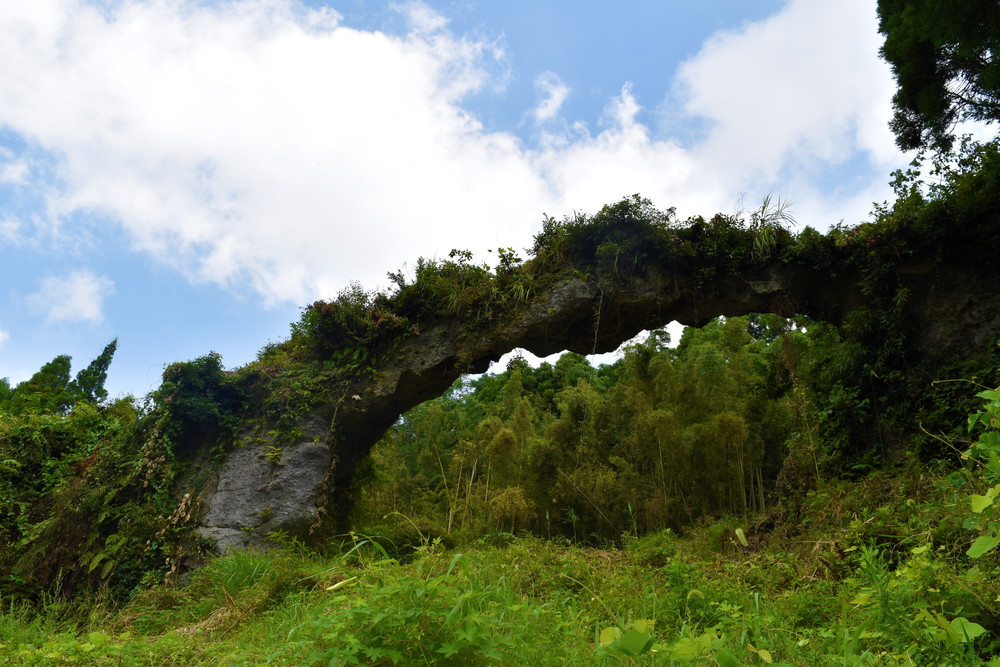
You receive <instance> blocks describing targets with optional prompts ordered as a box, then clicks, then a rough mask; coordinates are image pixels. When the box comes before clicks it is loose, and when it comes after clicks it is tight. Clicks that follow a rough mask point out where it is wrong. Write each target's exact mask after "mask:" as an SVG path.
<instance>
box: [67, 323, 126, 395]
mask: <svg viewBox="0 0 1000 667" xmlns="http://www.w3.org/2000/svg"><path fill="white" fill-rule="evenodd" d="M117 349H118V339H117V338H115V339H114V340H113V341H111V342H110V343H108V344H107V345H106V346H105V347H104V350H103V351H102V352H101V353H100V354H99V355H98V356H97V358H96V359H94V360H93V361H91V362H90V364H89V365H88V366H87V367H86V368H84V369H83V370H81V371H80V372H79V373H77V374H76V388H77V390H78V391H79V392H80V395H81V398H83V399H85V400H87V401H90V402H91V403H99V402H101V401H103V400H104V399H106V398H107V397H108V392H107V390H106V389H105V388H104V383H105V382H106V381H107V379H108V367H109V366H110V365H111V359H112V358H113V357H114V356H115V351H116V350H117Z"/></svg>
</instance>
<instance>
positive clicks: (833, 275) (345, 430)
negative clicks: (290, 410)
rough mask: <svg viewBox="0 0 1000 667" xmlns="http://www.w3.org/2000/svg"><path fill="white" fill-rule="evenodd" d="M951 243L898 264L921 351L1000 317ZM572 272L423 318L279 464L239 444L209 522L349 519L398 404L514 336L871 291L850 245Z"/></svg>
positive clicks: (207, 499)
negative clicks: (459, 311)
mask: <svg viewBox="0 0 1000 667" xmlns="http://www.w3.org/2000/svg"><path fill="white" fill-rule="evenodd" d="M949 242H954V240H952V241H949V240H948V239H942V240H940V241H939V242H938V244H936V245H935V247H932V248H925V249H924V250H923V251H921V252H920V253H918V254H915V255H910V256H907V257H903V258H900V259H898V260H897V261H896V264H895V266H894V267H893V270H894V273H895V278H896V280H898V284H899V287H900V289H905V290H908V294H909V298H908V300H907V306H906V313H905V318H904V320H905V324H906V327H907V330H908V331H907V333H908V340H909V344H910V345H911V346H912V351H913V354H915V355H918V356H919V355H926V354H946V353H947V351H948V350H950V349H954V350H969V349H974V348H981V347H982V346H983V344H984V343H985V341H986V340H988V339H989V338H990V337H991V335H992V334H993V333H994V332H995V331H996V330H997V328H998V326H1000V299H998V295H1000V277H998V276H997V275H996V274H995V273H990V272H987V275H984V273H983V271H982V270H981V269H980V268H979V267H977V266H975V265H973V264H971V263H969V262H967V261H964V260H963V257H962V255H961V253H958V254H956V253H954V252H949V251H948V250H947V247H948V243H949ZM562 276H563V277H561V278H558V279H555V280H553V281H551V282H550V283H549V287H548V288H547V289H546V290H544V292H542V293H540V294H537V295H535V297H534V298H533V299H532V300H531V301H530V302H528V303H525V304H523V305H522V306H521V307H520V308H519V309H516V310H515V311H514V312H513V313H511V314H510V315H509V316H508V317H506V318H504V320H503V323H502V324H500V325H498V326H496V327H493V328H490V329H487V330H485V331H484V330H481V329H480V330H476V331H471V332H470V331H468V330H467V329H465V328H463V327H461V326H460V318H458V317H456V318H443V319H440V320H438V321H435V322H430V323H424V325H423V326H422V327H421V330H420V332H419V334H418V335H414V336H410V337H408V338H406V339H405V340H403V341H402V342H401V343H400V344H399V347H398V349H397V351H396V353H395V354H393V355H389V356H385V357H384V358H381V359H380V361H379V363H378V364H377V366H376V368H375V369H374V373H371V374H365V375H363V376H359V377H357V378H353V379H352V380H351V381H350V382H349V384H348V385H347V386H346V387H345V388H344V389H343V390H342V391H341V392H340V393H339V394H338V396H337V397H336V399H335V400H333V401H332V402H331V403H330V404H327V405H324V406H321V407H320V408H318V409H316V410H314V411H312V412H311V413H310V414H309V415H307V416H306V417H305V418H303V419H302V421H301V423H300V424H299V428H298V432H299V433H300V434H301V435H300V437H299V438H298V439H297V440H296V442H293V443H290V444H285V445H283V446H282V448H281V455H280V462H276V461H275V460H274V459H275V457H274V456H266V453H267V451H268V448H269V447H272V446H273V443H272V442H270V441H269V440H268V439H267V437H266V436H265V437H257V438H254V439H251V442H250V444H247V445H246V446H245V447H242V448H237V449H234V450H232V451H231V452H230V453H229V454H228V455H227V456H226V458H225V460H224V461H223V462H222V464H221V467H220V469H219V471H218V473H217V475H216V476H215V477H214V478H213V480H212V482H211V483H210V484H209V485H207V486H206V487H205V488H202V489H193V491H194V492H196V493H200V497H201V499H202V510H203V511H202V519H201V527H200V529H199V530H200V532H201V534H202V535H203V536H204V537H206V538H208V539H209V540H211V541H213V542H214V543H215V544H216V546H217V547H218V548H219V549H222V550H228V549H232V548H243V547H248V546H256V545H261V544H263V539H264V537H265V535H266V534H267V533H268V532H271V531H282V532H287V533H289V534H291V535H293V536H296V537H298V538H300V539H304V540H307V541H308V540H315V539H321V538H323V537H324V536H326V535H328V534H329V533H330V532H331V531H333V530H336V529H337V528H338V527H339V528H341V529H343V528H344V526H343V523H342V522H341V521H338V517H333V516H330V513H329V511H330V508H331V507H332V508H337V507H341V508H342V507H343V506H344V504H345V503H346V502H348V501H349V499H348V498H347V497H346V493H347V491H348V490H349V489H350V482H351V478H352V475H353V473H354V471H355V469H356V467H357V465H358V463H359V462H360V461H361V460H362V459H363V457H364V456H365V455H367V453H368V452H369V450H370V449H371V447H372V446H373V445H374V444H375V443H376V442H377V441H378V440H379V439H380V438H381V436H382V435H383V434H384V433H385V431H386V430H387V429H388V428H389V427H390V426H391V425H392V424H393V423H395V422H396V420H397V419H398V418H399V416H400V415H401V414H403V413H404V412H406V411H407V410H409V409H410V408H412V407H414V406H416V405H418V404H419V403H422V402H423V401H425V400H428V399H431V398H434V397H435V396H439V395H441V394H442V393H443V392H444V391H445V390H446V389H447V388H448V387H449V386H451V385H452V383H453V382H454V381H455V380H456V379H457V378H459V377H460V376H461V375H462V374H465V373H479V372H483V371H485V370H486V369H487V367H488V366H489V364H490V362H492V361H495V360H497V359H499V358H500V356H502V355H503V354H505V353H506V352H508V351H510V350H512V349H514V348H524V349H527V350H529V351H531V352H533V353H535V354H537V355H539V356H545V355H548V354H552V353H555V352H559V351H561V350H569V351H573V352H578V353H581V354H591V353H600V352H609V351H613V350H615V349H617V347H618V346H619V345H620V344H621V343H623V342H625V341H627V340H629V339H630V338H632V337H634V336H635V335H636V334H637V333H639V332H640V331H642V330H644V329H656V328H660V327H662V326H665V325H666V324H668V323H669V322H671V321H674V320H676V321H678V322H680V323H681V324H685V325H689V326H701V325H703V324H705V323H707V322H708V321H710V320H711V319H713V318H715V317H718V316H738V315H745V314H748V313H776V314H779V315H783V316H786V317H791V316H794V315H805V316H808V317H810V318H813V319H820V320H825V321H829V322H832V323H839V322H841V321H842V319H843V318H844V316H845V315H846V314H847V313H849V312H851V311H852V310H854V309H856V308H857V307H858V306H859V305H861V304H862V303H863V302H864V300H865V296H864V294H863V292H862V290H861V288H860V287H859V277H860V276H859V271H858V269H857V265H856V263H855V262H854V261H852V260H851V255H850V253H849V252H848V251H847V250H844V251H843V252H842V253H841V255H840V256H837V257H834V258H832V259H829V260H828V261H825V262H824V263H823V264H822V266H820V267H816V266H813V265H810V264H809V263H805V262H799V263H796V262H790V261H788V260H787V259H785V258H782V257H780V256H778V255H775V256H774V257H772V258H770V259H768V260H765V261H759V262H756V264H755V266H754V268H753V269H752V270H749V271H745V272H743V273H742V274H739V275H736V276H733V275H731V274H727V275H725V276H724V277H722V278H717V279H715V280H713V281H706V280H705V279H704V278H703V277H699V276H696V275H692V274H690V273H685V272H683V271H680V270H678V269H676V268H674V267H673V266H672V265H671V263H669V262H667V261H656V260H655V259H653V260H652V261H650V262H649V263H648V264H647V268H646V270H645V271H644V272H643V273H642V275H634V276H631V277H623V276H621V275H614V276H608V275H600V274H584V273H582V272H577V273H574V272H563V274H562ZM260 435H261V434H258V436H260ZM271 451H273V450H271Z"/></svg>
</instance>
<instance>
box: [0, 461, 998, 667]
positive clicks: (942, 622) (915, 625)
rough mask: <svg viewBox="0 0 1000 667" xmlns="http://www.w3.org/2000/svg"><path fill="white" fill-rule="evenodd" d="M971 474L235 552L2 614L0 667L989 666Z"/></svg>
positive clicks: (907, 474) (994, 646)
mask: <svg viewBox="0 0 1000 667" xmlns="http://www.w3.org/2000/svg"><path fill="white" fill-rule="evenodd" d="M960 478H961V479H963V480H964V481H963V483H962V484H958V483H957V481H958V479H960ZM980 478H981V474H980V472H979V470H978V469H977V468H976V467H974V466H973V467H970V468H967V469H966V471H965V472H964V473H959V474H957V475H956V473H954V472H953V471H949V470H939V471H933V470H928V469H924V468H919V467H916V466H914V467H911V468H907V469H904V470H897V471H893V472H883V473H879V474H877V475H874V476H872V477H869V478H868V479H867V480H865V481H864V482H862V483H860V484H853V485H847V484H845V483H843V482H837V481H830V482H824V483H822V484H821V485H820V486H819V487H818V488H817V489H816V491H814V492H812V493H811V494H809V495H808V496H807V497H806V499H805V501H804V502H803V507H802V508H801V514H799V515H796V517H795V518H794V521H788V522H779V523H778V524H777V525H774V526H770V527H769V528H767V529H765V528H762V527H761V526H755V525H754V524H753V523H746V522H743V521H742V520H741V521H737V520H735V519H725V518H724V519H719V520H717V521H715V522H711V523H706V524H704V525H702V526H700V527H698V528H695V529H692V530H690V531H688V532H686V533H685V534H683V535H679V534H676V533H674V532H673V531H670V530H664V531H661V532H659V533H653V534H649V535H646V536H642V537H626V538H625V540H624V546H623V547H622V548H607V549H599V548H593V547H581V546H577V545H574V544H570V543H568V542H566V541H558V540H556V541H551V540H544V539H541V538H536V537H524V538H522V537H516V536H513V535H509V534H496V535H491V536H487V537H484V538H480V539H479V540H477V541H476V542H473V543H469V544H465V545H461V546H458V547H453V548H446V547H444V546H443V545H442V544H441V542H440V540H431V539H425V540H424V541H423V543H422V544H421V545H419V546H418V547H417V548H416V550H415V551H413V552H411V553H409V554H408V555H406V556H399V557H393V556H394V552H393V549H392V547H391V546H385V545H383V543H381V542H379V541H377V540H374V539H372V538H370V537H365V536H361V535H350V536H345V537H344V538H342V539H341V541H340V542H339V543H338V544H336V545H331V549H332V551H331V553H329V554H327V555H324V556H321V555H318V554H316V553H314V552H307V551H305V550H303V549H302V548H301V547H299V546H297V545H295V544H294V543H293V544H291V545H288V546H286V547H282V548H280V549H277V550H275V551H272V552H269V553H255V552H240V553H235V554H232V555H230V556H227V557H222V558H218V559H215V560H213V561H211V562H210V563H209V564H208V565H207V566H205V567H204V568H202V569H200V570H197V571H195V572H192V573H190V574H188V575H186V577H185V578H183V579H182V580H181V581H180V582H179V583H178V584H177V585H161V586H155V587H152V588H148V589H146V590H144V591H142V592H140V593H139V594H138V595H136V596H135V597H134V598H133V599H132V600H131V601H130V602H129V603H127V604H126V605H125V606H124V607H121V608H113V607H108V606H105V605H102V604H101V603H96V602H95V603H91V604H89V606H88V603H86V602H80V603H78V604H77V606H76V607H74V608H73V609H67V608H66V607H65V605H64V604H61V603H59V602H58V601H57V600H52V601H51V602H50V604H49V605H48V606H43V608H42V610H41V612H38V611H37V610H36V611H32V612H30V613H29V611H28V610H27V608H19V607H17V606H12V605H8V606H5V607H4V608H3V611H2V612H0V664H5V665H50V664H51V665H61V664H93V665H118V664H123V665H182V664H183V665H351V664H358V665H390V664H401V665H417V664H442V665H480V664H483V665H486V664H495V665H528V664H532V665H558V664H572V665H576V664H619V663H621V664H707V665H724V666H732V665H756V664H773V665H998V664H1000V658H998V657H996V656H997V655H998V653H1000V641H998V639H997V637H998V634H997V633H998V630H1000V602H998V596H1000V577H998V576H997V575H998V574H1000V567H998V565H1000V561H998V559H997V558H996V553H995V551H993V552H985V553H983V554H980V555H978V556H977V557H975V558H973V557H972V556H971V555H970V554H969V553H968V548H969V547H970V545H971V544H973V543H974V539H975V538H976V534H977V533H976V532H975V531H976V530H977V528H976V526H975V525H973V523H969V522H968V521H965V520H963V522H964V524H965V525H964V526H963V525H962V523H963V522H959V524H957V526H956V524H955V520H956V516H963V517H965V518H966V519H968V518H972V514H973V512H972V511H971V509H970V505H969V498H970V492H971V491H982V490H984V489H982V488H980V486H978V485H977V484H978V480H979V479H980ZM889 489H892V490H893V491H892V492H888V490H889ZM914 492H918V493H917V494H915V493H914ZM976 495H982V494H974V495H973V496H972V497H976ZM984 497H985V496H984ZM980 504H981V503H979V504H977V505H976V507H979V506H980ZM983 511H984V512H985V511H987V510H986V508H984V509H983ZM983 532H985V533H986V534H987V535H988V534H989V530H988V529H987V528H986V527H985V526H984V527H983Z"/></svg>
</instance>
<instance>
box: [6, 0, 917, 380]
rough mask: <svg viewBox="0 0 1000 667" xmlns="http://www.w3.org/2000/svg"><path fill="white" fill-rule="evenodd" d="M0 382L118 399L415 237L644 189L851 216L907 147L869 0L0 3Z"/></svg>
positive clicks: (517, 224) (439, 244)
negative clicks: (92, 364)
mask: <svg viewBox="0 0 1000 667" xmlns="http://www.w3.org/2000/svg"><path fill="white" fill-rule="evenodd" d="M0 34H3V35H4V39H3V40H0V272H2V273H0V275H2V277H3V282H4V289H3V290H0V377H8V378H10V379H11V381H12V382H14V383H16V382H19V381H22V380H24V379H27V378H28V377H29V376H30V375H31V374H32V373H33V372H35V371H36V370H37V369H38V368H39V367H40V366H41V365H42V364H43V363H45V362H47V361H49V360H50V359H52V358H53V357H55V356H56V355H58V354H70V355H72V356H73V359H74V369H78V368H81V367H83V366H84V365H86V364H87V363H88V362H89V361H90V360H91V359H93V358H94V357H95V356H96V355H97V354H98V353H99V352H100V351H101V349H102V348H103V346H104V345H105V344H106V343H107V342H108V341H110V340H111V339H112V338H114V337H118V339H119V347H118V353H117V355H116V358H115V361H114V363H113V365H112V367H111V371H110V374H109V379H108V389H109V390H110V391H111V393H112V395H117V394H121V393H126V392H128V393H133V394H135V395H138V396H141V395H143V394H145V393H146V392H147V391H149V390H150V389H152V388H155V386H156V385H157V384H158V383H159V379H160V374H161V373H162V370H163V367H164V366H165V365H166V364H168V363H171V362H173V361H177V360H184V359H191V358H194V357H197V356H200V355H203V354H205V353H207V352H209V351H213V350H214V351H217V352H219V353H221V354H222V355H223V359H224V362H225V363H226V364H227V365H228V366H237V365H240V364H243V363H246V362H248V361H250V360H252V359H253V358H254V356H255V353H256V351H257V350H258V349H259V348H260V347H261V346H262V345H263V344H265V343H266V342H268V341H276V340H281V339H283V338H284V337H285V336H286V335H287V332H288V325H289V323H290V322H292V321H293V320H295V319H297V317H298V314H299V312H300V311H299V308H300V306H303V305H305V304H307V303H310V302H311V301H313V300H316V299H319V298H331V297H334V296H335V295H336V294H337V292H338V291H339V290H340V289H342V288H343V287H344V286H346V285H347V284H348V282H349V281H352V280H358V281H360V282H362V283H363V284H365V285H366V286H369V287H378V286H381V285H384V284H385V283H386V280H385V274H386V272H388V271H394V270H397V269H399V268H401V267H404V266H406V265H407V264H409V265H412V264H413V262H414V261H415V260H416V258H417V257H419V256H424V257H443V256H445V255H446V254H447V253H448V251H449V250H450V249H452V248H469V249H472V250H474V251H476V252H477V253H478V255H479V256H480V257H482V258H484V259H488V258H489V257H490V256H489V254H488V253H487V252H486V251H487V249H490V248H497V247H508V246H513V247H515V248H525V247H528V246H530V244H531V237H532V234H533V233H534V232H536V231H537V230H538V228H539V225H540V221H541V219H542V215H543V213H544V214H550V215H555V216H557V217H561V216H562V215H564V214H569V213H572V212H573V211H595V210H596V209H598V208H599V207H600V206H601V205H602V204H605V203H609V202H613V201H616V200H618V199H620V198H621V197H622V196H625V195H629V194H632V193H635V192H639V193H641V194H643V195H644V196H646V197H649V198H650V199H652V200H653V201H654V203H656V204H657V205H659V206H661V207H668V206H676V207H677V208H678V212H679V214H680V215H682V216H689V215H695V214H704V215H711V214H712V213H714V212H717V211H726V212H731V211H733V210H734V209H735V208H736V207H737V206H739V202H741V201H742V202H743V203H744V205H746V206H747V207H753V206H755V205H756V204H757V203H759V202H760V201H761V200H762V199H763V197H764V196H766V195H767V194H769V193H771V194H773V195H775V196H778V197H781V198H782V199H787V200H791V201H792V202H793V209H794V211H795V213H796V216H797V218H798V219H799V221H800V223H801V224H804V225H806V224H807V225H810V226H813V227H816V228H818V229H821V230H825V229H827V228H828V227H829V226H830V225H832V224H835V223H837V222H839V221H841V220H843V221H845V222H847V223H856V222H860V221H862V220H864V219H866V218H867V216H868V213H869V211H870V210H871V205H872V203H873V202H876V201H883V200H885V199H887V198H888V197H889V195H890V189H889V187H888V185H887V182H888V174H889V173H890V171H892V170H893V169H895V168H897V167H900V166H903V165H905V164H906V163H907V162H908V157H907V156H904V155H901V154H900V153H899V152H898V151H897V150H896V149H895V147H894V145H893V140H892V136H891V135H890V133H889V131H888V129H887V126H886V124H887V122H888V120H889V117H890V115H891V109H890V99H891V96H892V92H893V83H892V80H891V77H890V74H889V71H888V68H887V66H886V65H885V64H884V63H883V62H881V61H880V60H879V59H878V48H879V45H880V43H881V40H880V38H879V35H878V34H877V31H876V17H875V2H874V0H840V1H839V2H836V3H826V2H824V3H819V2H815V0H787V1H778V0H702V1H701V2H690V1H680V0H630V1H629V2H625V3H618V4H616V5H614V6H612V5H611V4H610V3H606V2H596V1H595V0H585V1H584V0H578V1H575V2H563V1H549V2H546V1H544V0H534V1H528V0H517V1H507V2H502V3H501V2H486V1H485V0H440V1H433V0H428V1H425V2H405V1H404V2H383V1H372V0H343V1H342V2H340V1H338V0H218V1H212V0H32V1H31V2H8V3H0Z"/></svg>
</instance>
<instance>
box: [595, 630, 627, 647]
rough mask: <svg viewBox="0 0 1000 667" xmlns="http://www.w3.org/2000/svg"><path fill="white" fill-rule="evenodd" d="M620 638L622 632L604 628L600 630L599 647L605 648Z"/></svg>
mask: <svg viewBox="0 0 1000 667" xmlns="http://www.w3.org/2000/svg"><path fill="white" fill-rule="evenodd" d="M621 636H622V631H621V630H619V629H618V628H616V627H614V626H611V627H609V628H604V629H603V630H601V637H600V640H599V641H600V644H601V646H607V645H608V644H610V643H612V642H614V641H615V640H616V639H618V638H619V637H621Z"/></svg>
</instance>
